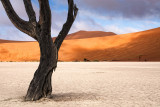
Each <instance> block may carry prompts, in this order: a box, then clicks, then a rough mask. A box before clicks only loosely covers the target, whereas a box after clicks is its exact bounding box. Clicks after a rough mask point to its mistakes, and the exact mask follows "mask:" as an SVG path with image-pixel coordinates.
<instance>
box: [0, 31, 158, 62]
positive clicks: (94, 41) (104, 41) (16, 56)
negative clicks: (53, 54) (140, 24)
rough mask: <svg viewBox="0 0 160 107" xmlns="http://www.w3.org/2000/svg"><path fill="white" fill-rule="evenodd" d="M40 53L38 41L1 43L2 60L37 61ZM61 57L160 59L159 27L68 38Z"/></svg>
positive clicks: (62, 47)
mask: <svg viewBox="0 0 160 107" xmlns="http://www.w3.org/2000/svg"><path fill="white" fill-rule="evenodd" d="M93 35H94V32H93ZM104 35H105V34H104ZM84 36H87V35H84V34H83V37H84ZM39 56H40V53H39V47H38V43H37V42H13V43H0V61H38V60H39ZM59 60H60V61H84V60H90V61H139V60H140V61H160V28H156V29H151V30H147V31H142V32H136V33H130V34H122V35H114V36H100V37H93V38H83V39H67V40H65V41H64V42H63V44H62V46H61V48H60V52H59Z"/></svg>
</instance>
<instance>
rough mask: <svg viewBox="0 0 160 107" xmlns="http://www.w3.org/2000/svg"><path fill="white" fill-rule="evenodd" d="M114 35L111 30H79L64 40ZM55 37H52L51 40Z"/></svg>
mask: <svg viewBox="0 0 160 107" xmlns="http://www.w3.org/2000/svg"><path fill="white" fill-rule="evenodd" d="M112 35H116V34H115V33H113V32H103V31H79V32H75V33H72V34H69V35H67V37H66V38H65V40H68V39H84V38H94V37H103V36H112ZM54 39H55V37H54V38H53V40H54Z"/></svg>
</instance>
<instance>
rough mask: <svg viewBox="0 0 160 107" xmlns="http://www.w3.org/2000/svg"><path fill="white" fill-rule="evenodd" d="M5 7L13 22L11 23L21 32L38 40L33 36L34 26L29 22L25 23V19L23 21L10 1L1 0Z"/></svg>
mask: <svg viewBox="0 0 160 107" xmlns="http://www.w3.org/2000/svg"><path fill="white" fill-rule="evenodd" d="M1 2H2V4H3V7H4V9H5V11H6V13H7V15H8V17H9V19H10V20H11V22H12V23H13V24H14V25H15V27H16V28H17V29H19V30H20V31H22V32H24V33H26V34H28V35H29V36H31V37H33V38H34V39H36V38H35V37H34V36H32V26H31V24H30V23H29V22H28V21H24V20H23V19H21V18H20V17H19V16H18V15H17V13H16V12H15V11H14V9H13V7H12V5H11V3H10V1H9V0H1Z"/></svg>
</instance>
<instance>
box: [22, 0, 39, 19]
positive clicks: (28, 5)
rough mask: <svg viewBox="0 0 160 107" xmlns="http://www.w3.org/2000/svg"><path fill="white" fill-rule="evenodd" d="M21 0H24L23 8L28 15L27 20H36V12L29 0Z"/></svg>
mask: <svg viewBox="0 0 160 107" xmlns="http://www.w3.org/2000/svg"><path fill="white" fill-rule="evenodd" d="M23 2H24V5H25V9H26V12H27V14H28V17H29V21H30V22H36V14H35V12H34V10H33V6H32V3H31V0H23Z"/></svg>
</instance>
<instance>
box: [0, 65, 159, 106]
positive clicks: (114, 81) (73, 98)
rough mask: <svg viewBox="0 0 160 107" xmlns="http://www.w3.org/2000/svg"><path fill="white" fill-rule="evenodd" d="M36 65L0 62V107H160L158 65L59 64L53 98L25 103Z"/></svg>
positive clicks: (55, 75)
mask: <svg viewBox="0 0 160 107" xmlns="http://www.w3.org/2000/svg"><path fill="white" fill-rule="evenodd" d="M37 66H38V63H29V62H27V63H24V62H19V63H8V62H7V63H0V107H160V62H147V63H146V62H140V63H137V62H86V63H84V62H68V63H66V62H61V63H58V68H57V70H56V72H54V73H53V98H52V99H41V100H40V101H37V102H24V100H23V98H24V96H25V94H26V91H27V88H28V86H29V82H30V81H31V79H32V76H33V74H34V71H35V70H36V68H37Z"/></svg>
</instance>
